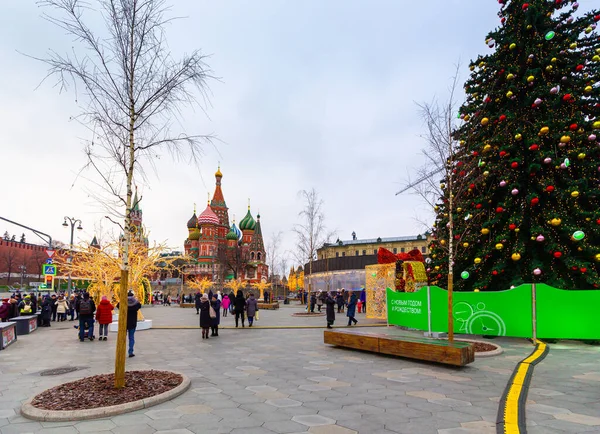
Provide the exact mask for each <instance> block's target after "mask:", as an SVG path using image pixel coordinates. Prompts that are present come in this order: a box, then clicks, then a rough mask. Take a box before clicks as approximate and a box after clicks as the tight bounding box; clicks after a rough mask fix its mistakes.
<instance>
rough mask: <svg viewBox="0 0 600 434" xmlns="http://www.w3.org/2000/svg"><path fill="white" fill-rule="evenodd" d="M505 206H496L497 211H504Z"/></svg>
mask: <svg viewBox="0 0 600 434" xmlns="http://www.w3.org/2000/svg"><path fill="white" fill-rule="evenodd" d="M503 211H504V208H502V207H501V206H499V207H498V208H496V212H503Z"/></svg>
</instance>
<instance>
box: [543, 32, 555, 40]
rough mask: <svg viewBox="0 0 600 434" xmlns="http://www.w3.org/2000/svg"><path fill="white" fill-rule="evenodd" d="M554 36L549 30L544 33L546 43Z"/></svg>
mask: <svg viewBox="0 0 600 434" xmlns="http://www.w3.org/2000/svg"><path fill="white" fill-rule="evenodd" d="M555 35H556V33H554V32H553V31H552V30H550V31H549V32H548V33H546V36H545V38H546V41H550V40H551V39H552V38H554V36H555Z"/></svg>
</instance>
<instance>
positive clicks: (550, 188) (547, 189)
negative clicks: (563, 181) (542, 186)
mask: <svg viewBox="0 0 600 434" xmlns="http://www.w3.org/2000/svg"><path fill="white" fill-rule="evenodd" d="M546 191H547V192H548V193H552V192H553V191H554V186H553V185H549V186H548V187H546Z"/></svg>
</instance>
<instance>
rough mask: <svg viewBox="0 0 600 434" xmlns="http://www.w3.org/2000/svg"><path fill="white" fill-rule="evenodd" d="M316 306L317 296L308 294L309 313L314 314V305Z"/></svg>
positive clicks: (312, 293)
mask: <svg viewBox="0 0 600 434" xmlns="http://www.w3.org/2000/svg"><path fill="white" fill-rule="evenodd" d="M316 304H317V296H316V295H315V293H314V292H311V293H310V309H309V310H310V313H315V305H316Z"/></svg>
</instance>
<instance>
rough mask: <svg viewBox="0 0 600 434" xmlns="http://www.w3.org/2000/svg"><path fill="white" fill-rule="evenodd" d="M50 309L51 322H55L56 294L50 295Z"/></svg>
mask: <svg viewBox="0 0 600 434" xmlns="http://www.w3.org/2000/svg"><path fill="white" fill-rule="evenodd" d="M50 307H51V308H52V321H56V315H57V309H58V306H57V305H56V294H52V297H50Z"/></svg>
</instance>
